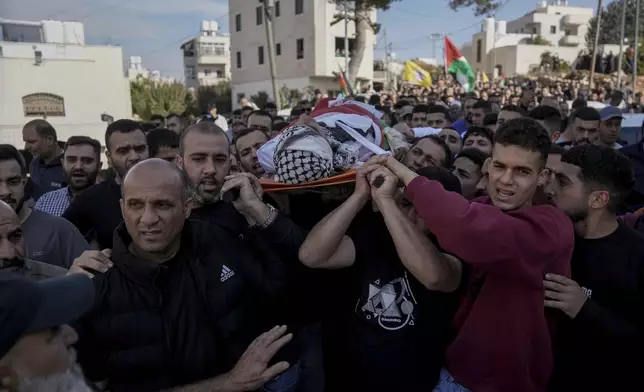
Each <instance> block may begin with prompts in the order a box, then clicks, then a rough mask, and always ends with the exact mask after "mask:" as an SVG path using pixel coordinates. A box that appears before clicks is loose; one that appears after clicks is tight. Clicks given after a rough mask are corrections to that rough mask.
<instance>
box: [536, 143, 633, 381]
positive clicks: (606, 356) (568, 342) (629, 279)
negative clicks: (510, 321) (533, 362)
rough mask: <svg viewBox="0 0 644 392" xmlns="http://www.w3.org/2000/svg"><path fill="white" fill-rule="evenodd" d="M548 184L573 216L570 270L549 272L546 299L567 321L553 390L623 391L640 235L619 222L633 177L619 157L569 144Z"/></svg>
mask: <svg viewBox="0 0 644 392" xmlns="http://www.w3.org/2000/svg"><path fill="white" fill-rule="evenodd" d="M552 171H553V173H554V174H553V177H554V178H553V180H552V181H551V183H550V185H549V186H548V190H549V191H550V194H551V196H552V200H553V202H554V203H555V204H556V206H557V207H558V208H560V209H562V210H563V211H564V212H565V213H566V215H568V216H569V217H570V219H571V220H572V221H573V223H574V227H575V234H576V238H575V251H574V253H573V257H572V265H571V267H572V277H571V279H568V278H566V277H564V276H559V275H555V274H554V273H549V274H547V275H546V277H545V280H544V286H545V290H546V300H545V305H546V307H549V308H554V309H558V310H560V311H561V312H563V314H565V316H566V318H567V319H568V320H569V321H568V322H566V323H565V324H562V328H561V330H560V331H559V332H560V336H559V337H558V339H557V342H558V347H556V348H557V351H556V353H557V355H556V356H555V373H554V375H553V377H552V379H551V385H550V387H551V390H552V391H573V390H576V391H590V390H596V391H608V390H613V391H626V390H629V389H632V388H636V386H637V385H641V381H640V378H641V377H640V374H641V369H642V366H643V365H644V363H643V361H642V359H641V350H642V347H643V346H642V343H643V338H644V317H643V313H642V309H643V308H644V296H643V292H642V288H643V287H644V238H642V237H641V236H640V235H639V233H637V232H635V231H633V230H632V229H631V228H628V227H626V226H625V225H623V224H620V223H618V220H617V214H616V213H617V210H618V207H619V206H620V204H621V203H623V201H624V199H625V197H626V195H627V194H628V193H629V192H630V191H631V187H632V184H633V170H632V168H631V164H630V162H629V160H628V158H626V157H625V156H623V155H621V154H620V153H618V152H616V151H615V150H614V149H612V148H607V147H598V146H592V145H586V146H580V147H573V148H572V149H570V150H568V151H567V152H565V153H564V154H563V155H562V157H561V160H560V161H559V162H554V163H553V165H552Z"/></svg>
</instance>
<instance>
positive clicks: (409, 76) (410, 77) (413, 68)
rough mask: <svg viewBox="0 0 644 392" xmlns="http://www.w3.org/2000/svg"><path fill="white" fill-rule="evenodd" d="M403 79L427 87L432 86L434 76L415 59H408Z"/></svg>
mask: <svg viewBox="0 0 644 392" xmlns="http://www.w3.org/2000/svg"><path fill="white" fill-rule="evenodd" d="M403 80H404V81H405V82H408V83H411V84H415V85H417V86H421V87H425V88H430V87H432V76H431V75H430V74H429V72H427V71H426V70H424V69H423V68H422V67H421V66H420V65H418V64H416V63H415V62H413V61H407V62H406V63H405V69H404V70H403Z"/></svg>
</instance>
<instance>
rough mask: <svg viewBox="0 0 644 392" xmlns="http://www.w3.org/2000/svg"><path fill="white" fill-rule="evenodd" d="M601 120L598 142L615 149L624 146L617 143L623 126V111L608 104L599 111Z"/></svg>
mask: <svg viewBox="0 0 644 392" xmlns="http://www.w3.org/2000/svg"><path fill="white" fill-rule="evenodd" d="M599 116H600V117H601V122H600V123H599V140H597V144H598V145H600V146H605V147H609V148H614V149H616V150H617V149H620V148H622V145H621V144H619V143H617V141H618V140H619V134H620V131H621V128H622V120H623V119H624V117H623V116H622V111H621V110H619V108H617V107H615V106H606V107H605V108H603V109H602V110H601V111H600V112H599Z"/></svg>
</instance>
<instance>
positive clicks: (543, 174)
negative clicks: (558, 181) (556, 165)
mask: <svg viewBox="0 0 644 392" xmlns="http://www.w3.org/2000/svg"><path fill="white" fill-rule="evenodd" d="M549 176H550V170H548V169H546V168H543V169H542V170H541V171H540V172H539V178H538V179H537V186H544V185H547V184H548V177H549Z"/></svg>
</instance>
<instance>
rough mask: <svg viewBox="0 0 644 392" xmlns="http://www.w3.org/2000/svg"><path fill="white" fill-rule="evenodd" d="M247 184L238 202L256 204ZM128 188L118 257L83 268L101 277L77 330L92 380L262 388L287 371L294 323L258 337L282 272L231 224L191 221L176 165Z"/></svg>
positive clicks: (156, 167) (116, 387) (151, 171)
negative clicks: (285, 350)
mask: <svg viewBox="0 0 644 392" xmlns="http://www.w3.org/2000/svg"><path fill="white" fill-rule="evenodd" d="M201 124H207V125H208V126H210V127H216V125H214V124H211V123H201ZM201 124H197V125H196V126H200V125H201ZM217 128H218V127H217ZM219 131H220V132H221V133H222V134H221V136H220V137H221V138H222V139H223V140H225V138H226V136H225V135H224V134H223V131H222V130H219ZM194 133H195V131H194V130H192V131H191V130H190V129H187V130H186V133H185V135H187V137H190V135H191V134H192V135H193V136H194ZM244 178H245V181H240V182H239V183H238V186H239V187H240V188H241V189H240V194H241V196H240V200H238V201H237V202H238V203H240V204H241V205H243V206H246V205H247V202H248V200H249V199H250V198H249V197H248V193H249V192H250V193H251V194H252V195H253V196H254V197H255V198H256V197H257V196H256V193H255V192H256V191H255V190H254V189H253V185H252V184H251V183H250V182H249V181H248V179H247V177H244ZM237 180H239V178H238V179H237ZM122 185H123V196H122V199H121V200H120V206H121V209H122V214H123V218H124V222H123V223H121V224H120V225H119V227H118V228H117V229H116V231H115V233H114V248H113V250H112V252H111V255H110V256H109V257H108V255H106V254H105V253H104V252H98V251H89V252H86V253H84V254H83V255H82V256H81V257H79V258H78V259H77V260H76V261H75V262H74V266H73V268H72V270H73V272H75V273H84V274H89V275H92V276H93V277H94V278H93V282H94V286H95V292H96V293H98V294H97V297H96V299H95V301H94V306H93V309H92V312H91V313H89V314H88V315H87V316H86V317H83V318H82V319H81V320H79V322H78V323H77V327H78V329H77V330H78V335H79V341H78V344H77V345H76V347H77V350H78V358H79V362H80V363H81V365H82V366H83V369H84V371H85V372H86V375H87V377H88V378H89V379H90V380H93V381H103V380H107V382H108V387H109V389H110V390H111V391H114V392H120V391H142V392H143V391H160V390H168V389H172V388H176V387H179V386H182V385H190V384H194V385H190V386H187V387H185V388H184V389H182V390H183V391H186V392H187V391H215V390H217V391H253V390H256V389H259V388H261V387H262V385H264V384H265V383H266V382H268V381H269V380H271V379H273V378H274V377H275V376H277V375H278V374H280V373H282V372H284V371H285V370H286V369H287V368H288V367H289V363H287V362H284V361H280V362H278V363H276V364H274V365H273V366H270V367H269V365H268V362H269V361H270V360H271V359H272V357H273V356H274V355H275V354H276V353H277V352H278V351H279V349H280V348H281V347H283V346H284V345H286V344H287V343H288V342H289V341H290V340H291V338H292V335H291V334H287V335H285V333H286V327H285V326H281V327H274V328H273V329H272V330H270V331H269V332H267V333H265V334H262V335H261V336H260V337H259V338H258V339H255V337H256V336H257V335H259V332H258V331H261V330H266V329H265V327H266V326H267V325H269V324H271V325H274V324H272V323H271V321H268V320H267V319H266V317H269V315H268V314H266V313H265V312H261V310H262V307H263V306H265V305H266V303H270V298H272V297H274V296H275V295H276V294H277V293H279V291H280V289H281V285H282V284H283V282H282V279H283V266H282V265H281V264H279V263H273V262H272V261H267V260H266V259H254V258H252V256H251V255H250V254H249V252H248V250H247V249H246V248H245V247H244V246H243V245H242V244H241V243H240V240H239V238H238V237H237V236H236V235H234V234H232V233H230V232H227V231H226V230H225V229H224V228H222V227H221V226H218V225H214V224H212V225H209V224H204V223H203V222H195V221H192V220H187V218H188V216H189V215H190V192H189V188H188V184H187V181H186V177H185V176H184V174H183V173H182V172H181V170H180V169H179V168H178V167H177V166H176V165H174V164H171V163H169V162H167V161H163V160H160V159H149V160H146V161H143V162H140V163H139V164H137V165H135V166H134V167H133V168H132V169H131V170H130V171H129V172H128V173H127V175H126V176H125V178H124V179H123V183H122ZM271 219H273V220H274V219H275V217H273V218H271ZM262 223H267V222H266V221H264V222H262ZM270 223H271V222H268V224H270ZM99 271H105V272H104V273H99ZM259 315H262V317H264V319H262V318H261V317H259ZM253 339H255V341H254V342H253ZM251 342H252V343H251ZM249 344H250V345H249ZM231 369H232V370H231ZM204 380H205V381H204ZM195 383H199V384H195Z"/></svg>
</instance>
